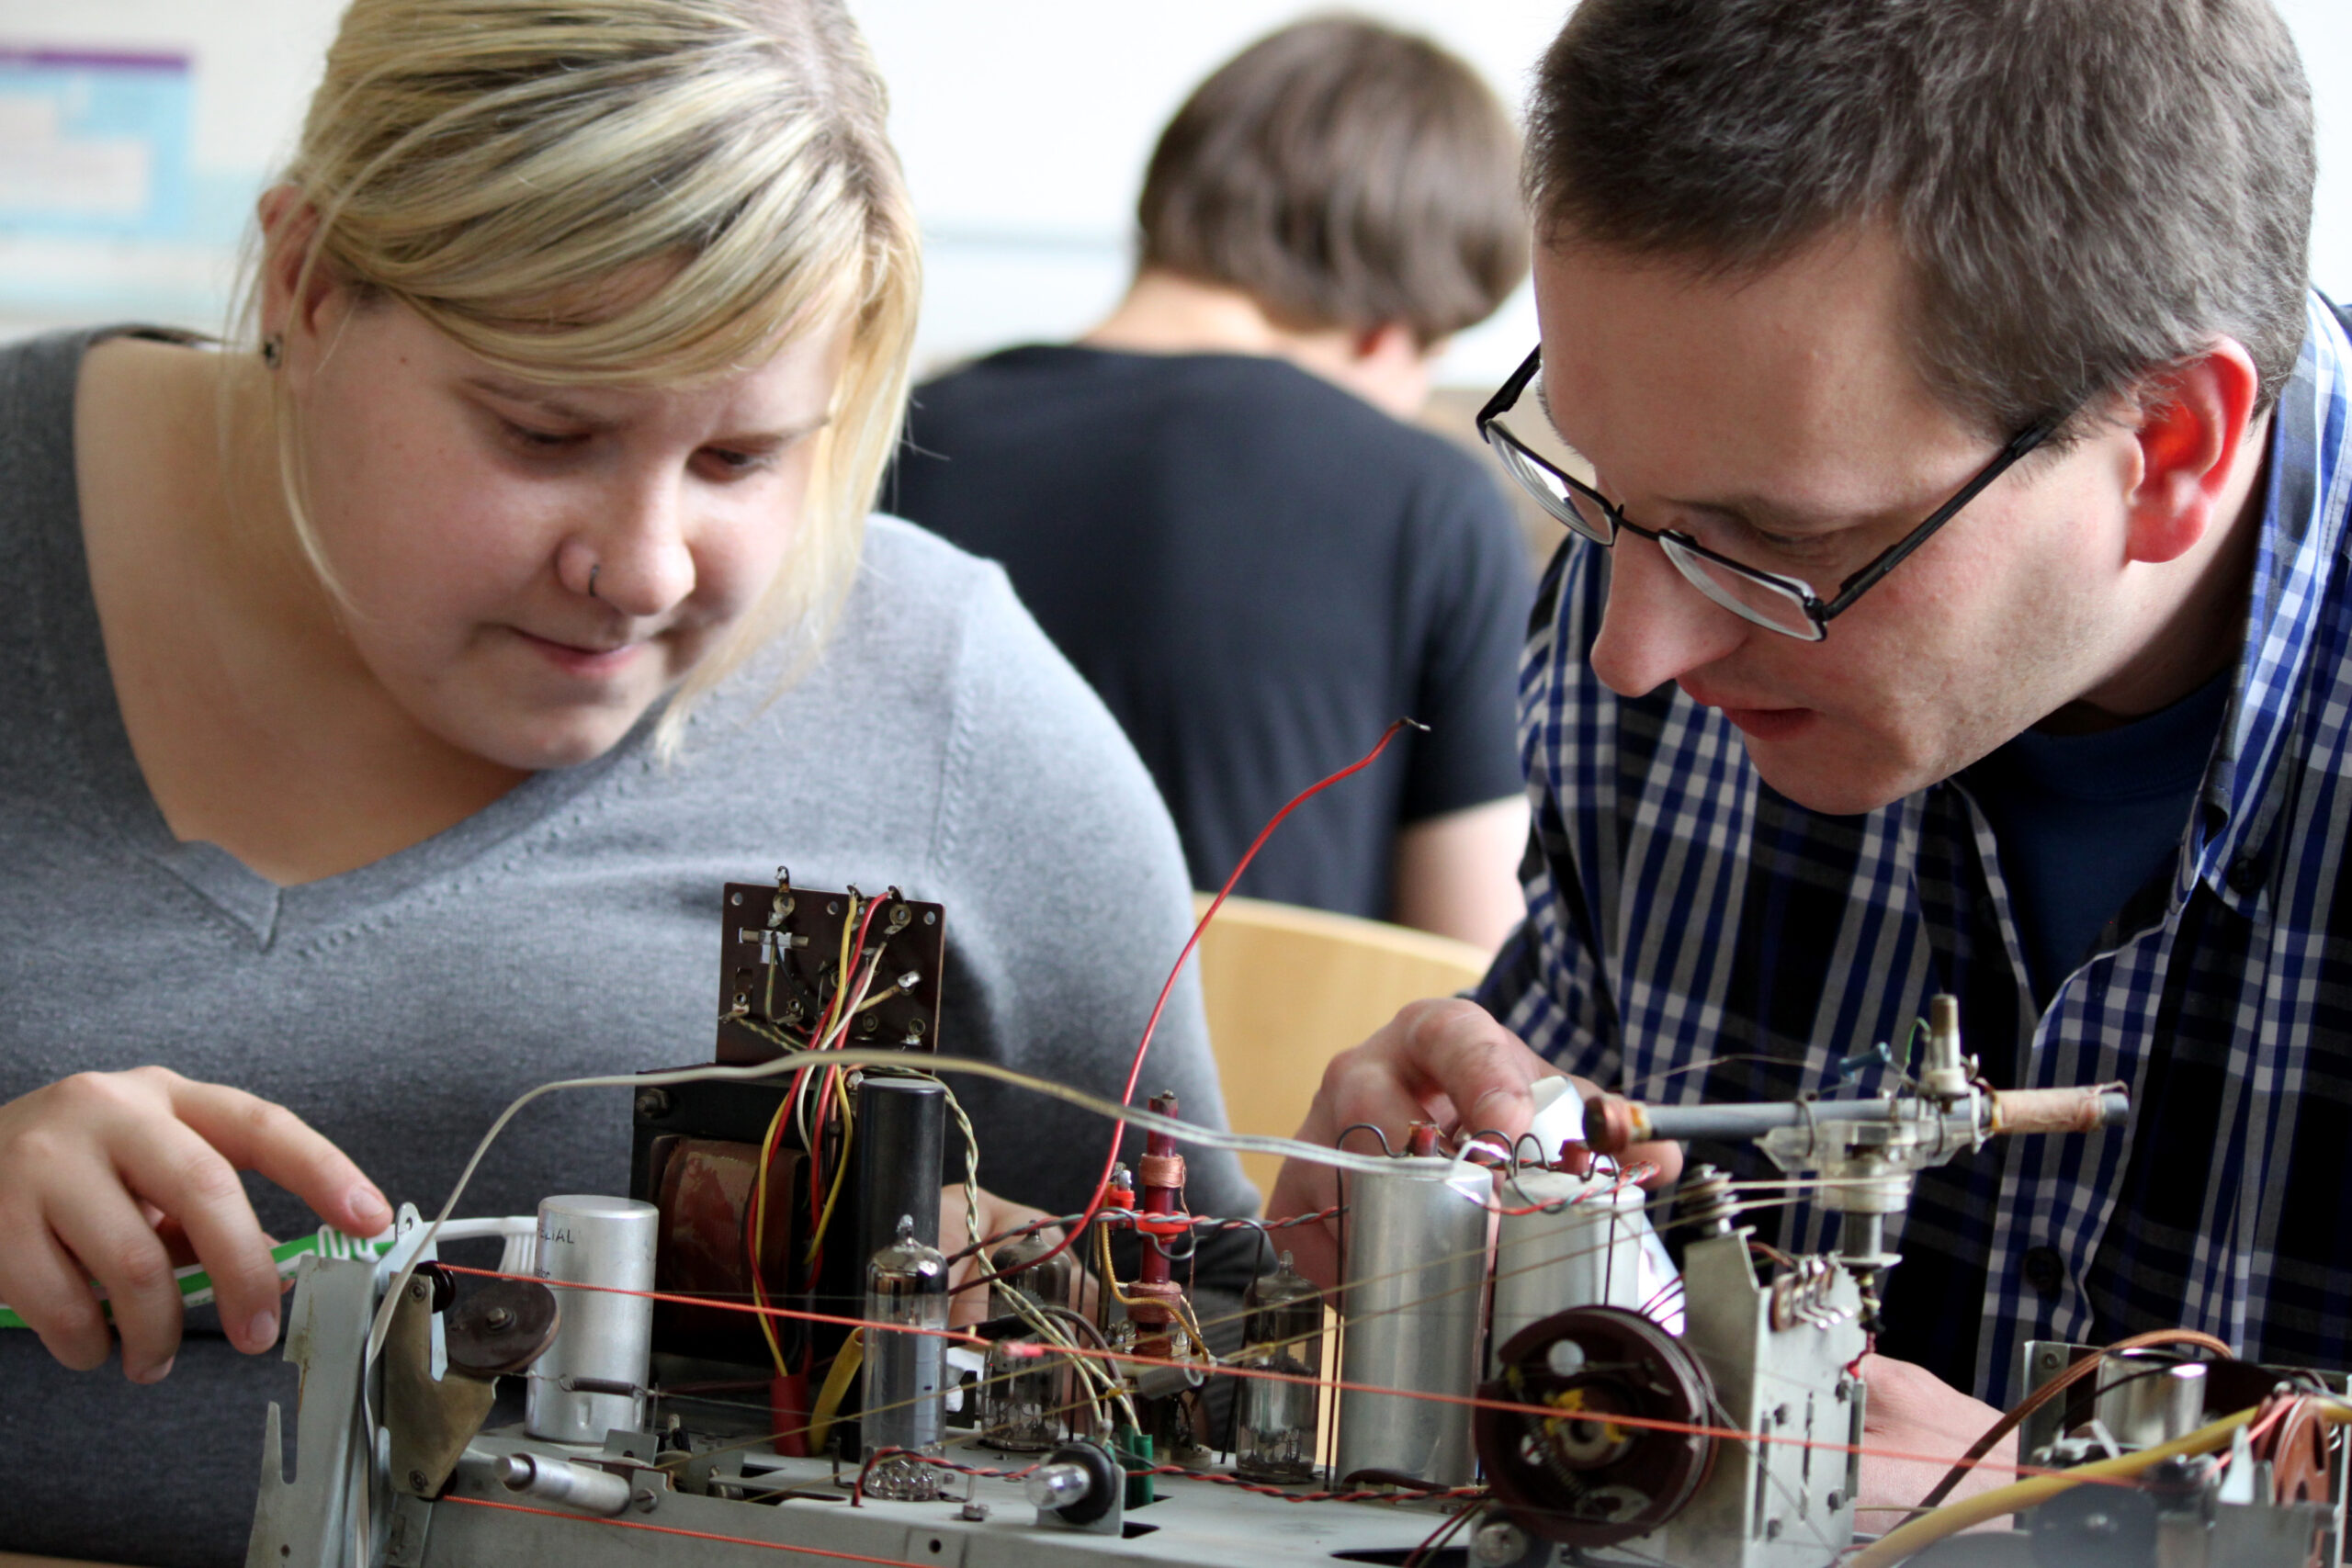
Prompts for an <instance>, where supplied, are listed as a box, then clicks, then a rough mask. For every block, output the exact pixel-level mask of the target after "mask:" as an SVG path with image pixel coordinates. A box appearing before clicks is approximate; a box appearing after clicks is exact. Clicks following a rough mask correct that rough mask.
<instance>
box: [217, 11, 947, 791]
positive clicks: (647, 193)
mask: <svg viewBox="0 0 2352 1568" xmlns="http://www.w3.org/2000/svg"><path fill="white" fill-rule="evenodd" d="M887 109H888V104H887V99H886V96H885V93H884V90H883V86H882V83H881V79H880V77H879V76H878V75H877V74H876V71H875V68H874V62H873V59H872V57H871V55H869V54H868V52H867V51H866V48H865V41H864V39H862V38H861V37H860V36H859V34H858V31H857V28H856V27H855V25H854V23H853V22H852V21H851V20H850V17H849V15H848V12H847V11H846V9H845V8H844V7H843V6H842V4H841V0H353V4H352V5H351V7H350V9H349V10H348V11H346V12H345V15H344V17H343V22H342V26H341V28H340V29H339V30H338V32H337V33H336V36H335V40H334V45H333V46H332V47H331V48H330V49H329V51H328V52H327V61H326V75H325V79H324V80H323V81H322V83H321V84H320V86H319V89H318V91H317V93H316V94H315V95H314V96H312V98H311V108H310V113H309V116H308V117H307V118H306V119H305V121H304V123H303V127H302V137H301V143H300V148H299V149H298V151H297V152H296V153H295V155H294V158H293V161H292V162H291V164H289V165H288V167H287V169H286V171H285V174H284V175H283V176H282V178H283V181H284V183H287V184H289V185H291V186H294V187H295V188H296V189H297V190H298V191H299V192H300V197H301V199H302V200H303V202H305V203H306V204H307V206H308V207H309V209H311V213H313V214H315V220H316V221H315V226H314V227H313V228H311V231H310V236H309V240H308V245H309V249H308V252H307V254H305V255H304V256H303V258H302V261H301V267H302V271H303V274H304V275H305V276H307V275H308V274H309V273H310V272H311V269H314V268H328V269H332V272H333V274H334V276H335V277H336V279H337V281H338V282H340V283H343V284H345V285H346V286H348V287H351V288H356V289H358V290H359V291H361V292H362V293H363V294H366V295H370V296H378V297H383V298H389V299H393V300H397V301H398V302H400V303H401V304H404V305H406V306H408V307H409V308H410V309H412V310H415V311H416V312H417V313H418V314H419V315H420V316H422V317H424V319H425V320H426V321H430V322H431V323H433V325H435V327H438V328H439V329H440V330H441V331H443V332H445V333H447V334H448V335H449V336H450V337H451V338H453V339H455V340H456V341H457V342H458V344H461V345H462V346H464V347H465V348H467V349H469V350H470V351H471V352H473V353H474V354H476V355H480V356H481V357H482V358H483V359H484V360H487V361H488V362H490V363H491V364H492V365H493V366H496V367H500V368H502V369H504V370H506V371H508V372H510V373H512V374H515V375H517V376H520V377H524V378H529V379H533V380H538V381H546V382H554V383H571V384H581V383H605V384H621V383H627V384H632V385H659V384H665V383H677V382H683V381H690V380H693V379H695V378H701V377H706V376H711V375H717V374H722V373H725V372H728V371H730V370H736V369H742V368H749V367H755V366H757V365H760V364H762V363H764V362H765V361H766V360H767V359H768V358H769V357H770V356H772V355H774V354H775V352H776V351H777V349H778V348H780V347H781V346H782V345H783V344H785V343H786V342H787V341H789V340H790V339H792V338H793V337H795V336H797V334H799V333H806V332H809V331H815V330H831V328H833V327H834V326H835V325H836V324H837V323H844V322H845V323H846V324H847V325H848V327H849V330H850V345H849V353H848V357H847V362H846V364H845V366H844V367H843V370H842V378H841V382H840V385H839V387H838V389H836V391H835V394H834V400H833V406H832V409H831V420H830V422H829V423H827V424H826V426H825V427H824V429H823V430H822V431H821V432H820V434H818V436H817V437H816V441H817V448H816V451H815V453H814V455H813V456H814V462H813V466H812V468H811V470H810V478H809V501H808V504H807V506H806V508H805V510H804V513H803V516H802V520H801V525H800V526H799V528H798V530H797V534H796V536H795V537H794V539H793V541H792V543H791V546H790V548H789V550H788V552H787V555H786V559H785V562H784V565H783V568H782V570H779V571H778V573H777V575H776V580H775V581H774V582H772V583H770V584H769V586H768V588H767V591H766V592H765V593H764V594H763V597H762V599H761V601H760V603H759V604H758V605H757V606H756V607H755V608H754V610H753V611H752V613H751V614H750V615H746V616H745V617H744V620H743V622H742V623H741V625H739V626H736V627H735V628H734V630H733V632H732V633H731V634H730V635H729V637H728V638H727V640H726V641H725V642H724V643H723V644H722V645H721V646H720V647H719V648H718V649H715V650H713V652H712V653H711V654H710V656H709V657H707V659H705V660H703V661H702V662H701V664H699V665H698V666H697V667H696V668H695V670H694V671H692V672H691V673H689V674H688V676H687V677H686V679H685V681H684V683H683V685H682V686H681V688H680V689H679V690H678V692H677V693H676V694H674V696H673V700H672V702H671V704H670V706H669V709H668V711H667V713H666V714H665V715H664V716H663V718H662V726H661V731H660V742H661V745H662V749H663V750H664V751H665V752H667V751H670V750H674V748H675V746H676V743H677V740H678V738H679V734H680V732H681V730H682V728H683V726H684V719H685V715H686V713H687V711H688V710H689V709H690V708H691V707H692V705H694V703H695V701H696V700H697V699H699V698H700V697H701V696H703V695H704V694H707V693H708V692H709V691H710V689H711V688H712V687H714V686H716V685H717V684H718V683H719V682H721V681H723V680H724V679H726V677H727V676H728V675H729V673H730V672H732V671H734V670H736V669H737V668H738V667H740V666H741V664H742V662H743V661H744V660H746V659H748V658H750V657H751V656H752V653H753V652H755V651H756V650H757V649H759V648H760V647H761V646H762V645H763V644H764V643H766V642H767V641H769V640H770V639H771V638H773V637H776V636H778V635H779V634H784V633H791V634H793V635H794V636H796V637H800V638H802V639H804V649H806V650H813V649H815V648H816V647H817V646H818V644H819V643H820V641H821V639H822V637H823V635H824V632H825V630H826V628H827V627H828V626H830V624H831V619H832V617H833V615H834V613H835V612H836V611H837V610H838V609H839V607H840V604H841V601H842V596H843V595H844V594H845V593H846V592H847V591H848V587H849V583H850V579H851V576H852V574H853V573H854V570H855V569H856V563H857V556H858V549H859V546H860V543H861V541H862V538H863V536H864V525H865V513H866V511H867V509H868V507H869V506H870V504H871V503H872V501H873V498H874V493H875V490H876V486H877V484H878V483H879V481H880V478H881V473H882V469H883V467H884V465H885V464H886V463H887V462H888V458H889V456H890V453H891V450H892V448H893V446H894V445H895V444H896V442H897V439H898V434H899V422H900V419H901V416H902V415H903V413H904V410H905V404H906V392H907V377H908V361H909V358H910V352H911V349H912V344H913V338H914V322H915V310H916V304H917V300H918V298H919V296H920V292H921V256H920V250H919V241H918V234H917V228H916V224H915V220H914V215H913V209H912V206H911V204H910V201H909V200H908V197H907V194H906V187H905V183H904V180H903V177H902V175H901V174H900V171H899V163H898V158H897V155H896V154H895V153H894V152H892V150H891V148H890V144H889V141H888V138H887V136H886V134H885V129H884V119H885V116H886V113H887ZM249 292H251V293H254V294H256V295H257V293H258V290H250V291H249ZM246 319H247V321H254V319H255V316H254V306H253V305H252V304H251V303H250V302H249V304H248V306H247V310H246ZM279 405H280V407H279V414H280V428H281V431H290V424H289V420H290V417H291V413H292V411H291V410H290V409H289V408H288V407H287V406H286V400H285V399H284V398H283V397H282V395H281V396H280V398H279ZM286 445H287V444H286V443H282V444H281V448H282V449H283V448H284V446H286ZM281 468H282V469H283V471H284V477H285V479H286V480H287V488H288V499H289V501H290V502H291V503H292V506H293V512H294V515H295V518H296V526H297V528H298V530H299V531H300V533H301V534H302V536H303V544H304V546H305V547H306V548H307V549H309V550H310V552H311V557H312V558H313V559H314V560H316V561H318V562H319V564H320V565H321V567H322V569H323V568H324V565H325V563H324V561H323V560H322V559H321V558H320V556H319V551H318V548H317V544H316V541H315V538H314V537H313V536H311V532H310V528H309V525H308V524H307V522H306V521H305V509H304V507H303V506H302V504H301V492H302V490H303V488H304V487H303V486H302V485H301V483H300V472H299V466H298V465H293V464H291V463H290V462H282V463H281ZM790 667H795V666H788V668H790Z"/></svg>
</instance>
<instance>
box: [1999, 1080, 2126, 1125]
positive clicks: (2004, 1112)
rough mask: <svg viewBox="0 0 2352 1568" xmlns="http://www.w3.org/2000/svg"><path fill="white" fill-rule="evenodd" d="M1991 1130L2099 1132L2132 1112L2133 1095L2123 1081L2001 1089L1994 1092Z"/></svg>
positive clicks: (2123, 1119)
mask: <svg viewBox="0 0 2352 1568" xmlns="http://www.w3.org/2000/svg"><path fill="white" fill-rule="evenodd" d="M1992 1101H1993V1122H1992V1129H1991V1130H1992V1131H1993V1132H1995V1133H1996V1134H2010V1133H2096V1132H2098V1130H2099V1129H2100V1128H2101V1127H2120V1126H2122V1125H2123V1123H2124V1122H2125V1121H2126V1120H2128V1119H2129V1118H2130V1116H2131V1098H2130V1097H2129V1096H2128V1095H2126V1094H2125V1093H2124V1092H2123V1086H2122V1085H2121V1084H2100V1085H2098V1087H2097V1088H2095V1089H1995V1090H1994V1091H1993V1094H1992Z"/></svg>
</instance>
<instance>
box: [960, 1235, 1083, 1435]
mask: <svg viewBox="0 0 2352 1568" xmlns="http://www.w3.org/2000/svg"><path fill="white" fill-rule="evenodd" d="M1040 1259H1042V1261H1040ZM989 1272H990V1273H992V1274H994V1275H995V1276H996V1279H995V1280H993V1281H991V1282H990V1284H989V1316H990V1317H992V1318H1002V1317H1011V1316H1023V1317H1034V1316H1035V1315H1036V1314H1042V1313H1043V1312H1044V1311H1045V1310H1046V1308H1048V1307H1054V1308H1059V1309H1063V1310H1067V1309H1068V1308H1069V1302H1070V1266H1069V1253H1068V1252H1066V1251H1057V1250H1056V1248H1055V1247H1054V1246H1053V1244H1052V1243H1050V1242H1046V1241H1042V1240H1040V1239H1039V1238H1037V1237H1036V1236H1034V1235H1029V1236H1023V1237H1021V1238H1019V1239H1018V1240H1016V1241H1012V1242H1008V1243H1006V1244H1005V1245H1004V1246H1002V1247H998V1248H997V1249H996V1251H995V1252H993V1253H991V1254H989ZM1016 1298H1018V1299H1016ZM1024 1305H1025V1306H1026V1307H1028V1308H1029V1309H1030V1311H1028V1312H1026V1313H1024V1312H1023V1311H1022V1308H1023V1306H1024ZM1045 1348H1046V1342H1045V1341H1044V1340H1043V1339H1041V1338H1039V1337H1036V1336H1035V1335H1024V1336H1022V1337H1017V1338H1013V1339H1008V1340H1003V1341H1000V1342H999V1343H997V1344H995V1345H992V1346H990V1347H989V1355H988V1361H987V1364H986V1365H985V1367H984V1368H983V1369H982V1371H981V1377H980V1440H981V1441H982V1442H984V1443H986V1444H987V1445H988V1446H989V1447H990V1448H992V1449H1001V1450H1005V1451H1006V1452H1008V1453H1044V1452H1045V1451H1046V1450H1049V1449H1051V1448H1053V1447H1054V1445H1055V1444H1056V1443H1057V1442H1059V1441H1060V1440H1061V1428H1062V1427H1063V1424H1064V1412H1065V1410H1066V1408H1067V1407H1068V1404H1069V1383H1070V1371H1069V1362H1068V1361H1066V1360H1064V1359H1060V1358H1057V1357H1055V1356H1051V1355H1047V1354H1046V1353H1045Z"/></svg>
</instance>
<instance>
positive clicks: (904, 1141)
mask: <svg viewBox="0 0 2352 1568" xmlns="http://www.w3.org/2000/svg"><path fill="white" fill-rule="evenodd" d="M856 1126H857V1138H856V1147H855V1151H854V1158H855V1159H856V1161H857V1186H856V1188H855V1189H854V1190H855V1193H856V1201H857V1213H856V1219H857V1231H856V1234H855V1235H854V1238H853V1240H854V1245H855V1247H856V1252H855V1253H854V1257H855V1258H857V1259H858V1260H859V1264H860V1267H863V1266H864V1263H865V1260H866V1259H870V1258H873V1256H874V1255H875V1254H876V1253H877V1252H880V1251H882V1250H883V1249H884V1248H885V1247H888V1246H889V1245H890V1244H891V1242H892V1240H893V1239H894V1238H895V1237H896V1236H897V1235H898V1231H899V1219H900V1217H901V1216H904V1217H906V1218H909V1219H911V1220H913V1221H914V1225H915V1235H918V1236H920V1237H922V1239H924V1240H926V1241H928V1240H930V1239H932V1238H933V1237H934V1236H936V1235H939V1189H940V1178H941V1161H942V1159H943V1157H944V1149H945V1147H946V1138H947V1089H946V1086H945V1085H944V1084H942V1083H940V1082H939V1081H938V1080H937V1079H935V1078H900V1077H885V1076H882V1075H879V1074H875V1073H868V1074H866V1075H865V1077H862V1078H860V1079H859V1080H858V1085H857V1120H856ZM957 1223H958V1224H961V1223H962V1221H961V1217H960V1207H959V1215H958V1221H957Z"/></svg>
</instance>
